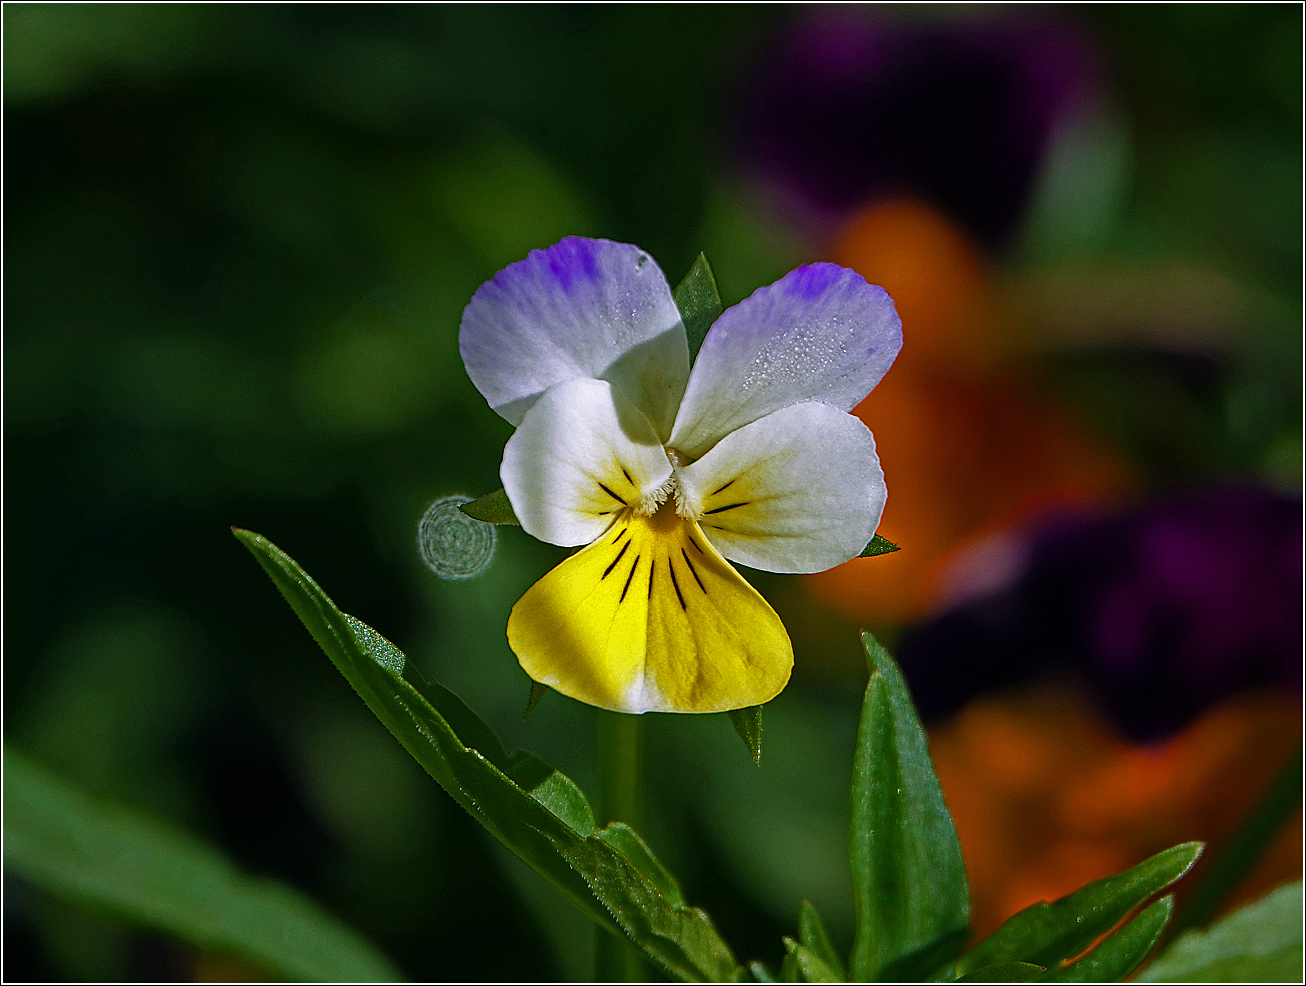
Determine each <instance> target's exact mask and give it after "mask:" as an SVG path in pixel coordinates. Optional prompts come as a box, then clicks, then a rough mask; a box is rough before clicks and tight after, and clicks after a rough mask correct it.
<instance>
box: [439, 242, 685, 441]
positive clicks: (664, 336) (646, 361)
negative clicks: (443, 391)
mask: <svg viewBox="0 0 1306 986" xmlns="http://www.w3.org/2000/svg"><path fill="white" fill-rule="evenodd" d="M458 347H459V350H460V352H461V353H462V357H463V363H464V365H465V366H466V367H467V375H468V376H469V377H471V379H472V383H474V384H475V385H476V389H477V390H479V391H480V392H481V393H482V394H483V395H484V397H485V399H486V400H487V401H489V403H490V406H491V407H492V408H494V409H495V410H496V411H497V412H498V413H499V414H501V415H502V416H503V417H504V418H506V419H507V420H508V421H510V422H511V423H512V424H514V425H516V424H520V423H521V420H522V417H523V416H524V415H525V414H526V412H527V411H528V410H529V409H530V407H531V405H533V404H534V403H535V401H536V400H538V399H539V396H540V394H542V393H543V392H544V391H545V390H546V389H548V388H549V387H551V386H553V385H554V384H557V383H562V382H563V381H566V380H573V379H575V378H577V377H594V378H598V379H602V380H607V381H608V382H609V383H611V384H612V385H613V386H614V387H617V388H618V389H619V390H620V391H621V392H622V393H623V394H625V396H626V397H627V399H629V400H630V401H631V402H632V403H634V404H635V405H636V407H638V408H639V409H640V410H641V411H643V412H644V414H645V415H647V417H648V418H649V420H650V421H652V422H653V425H654V427H655V428H657V429H658V433H659V434H660V435H662V436H663V437H665V436H666V435H667V434H669V433H670V429H671V422H672V420H673V419H674V418H675V414H676V407H677V406H678V404H679V403H680V397H681V394H683V393H684V388H685V380H686V378H687V377H688V376H689V350H688V348H687V344H686V342H685V328H684V326H683V325H682V324H681V321H680V313H679V312H678V311H677V309H676V303H675V301H674V300H673V299H672V297H671V288H670V287H669V286H668V285H667V279H666V277H664V276H663V274H662V271H661V269H660V268H659V267H658V265H657V264H656V263H655V262H654V261H653V258H651V257H650V256H649V255H648V254H646V253H645V252H644V251H643V250H641V249H639V248H638V247H635V246H631V245H629V244H626V243H613V242H611V241H610V240H589V239H582V238H581V237H577V236H571V237H568V238H567V239H565V240H562V241H561V242H559V243H557V244H555V245H554V246H551V247H549V248H548V249H546V250H532V251H531V253H530V255H529V256H527V257H526V259H525V260H520V261H518V262H517V263H515V264H510V265H509V266H507V267H505V268H504V269H503V270H501V271H499V273H498V274H496V275H494V277H493V278H491V279H490V280H488V281H486V282H485V283H484V284H482V285H481V287H480V288H479V289H478V290H477V292H476V294H475V295H473V296H472V300H471V302H470V303H469V304H468V305H467V308H466V309H465V310H464V311H463V320H462V327H461V328H460V329H459V332H458Z"/></svg>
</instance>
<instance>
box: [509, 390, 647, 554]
mask: <svg viewBox="0 0 1306 986" xmlns="http://www.w3.org/2000/svg"><path fill="white" fill-rule="evenodd" d="M499 476H500V478H501V479H502V480H503V488H504V489H505V490H506V491H507V493H508V499H509V500H510V501H511V502H512V509H513V510H514V511H515V512H516V514H517V519H518V520H520V521H521V525H522V527H524V528H525V529H526V532H527V533H528V534H531V535H533V536H534V537H537V538H539V539H540V540H541V541H548V542H549V543H550V544H560V545H564V546H566V547H571V546H573V545H577V544H589V543H590V542H591V541H593V540H594V539H595V538H597V537H598V536H599V535H600V534H602V533H603V532H604V531H606V530H607V529H608V528H609V527H610V526H611V525H612V522H613V519H614V517H615V516H616V515H617V514H619V513H620V512H621V511H623V510H625V509H626V507H628V506H629V507H633V506H634V505H635V504H637V503H638V502H639V501H640V499H641V498H643V497H647V496H650V495H653V494H655V493H656V492H657V490H658V489H659V488H660V487H662V486H663V484H665V483H666V481H667V480H668V479H670V478H671V463H670V462H668V461H667V456H666V453H665V452H663V451H662V444H661V442H659V441H658V436H657V434H656V433H655V432H654V431H653V426H652V425H651V424H649V421H648V419H647V418H646V417H644V415H643V414H641V413H640V411H639V410H638V409H637V408H636V407H635V405H634V404H632V403H631V402H630V401H628V400H626V398H625V397H623V396H622V395H621V394H620V393H619V392H617V391H616V390H615V389H614V388H613V387H612V385H611V384H609V383H607V382H606V381H604V380H591V379H588V378H581V379H577V380H568V381H566V382H565V383H560V384H556V385H554V386H552V387H550V388H549V389H548V390H546V391H545V392H544V393H543V395H541V397H540V399H539V400H538V401H536V402H535V405H534V406H533V407H532V408H531V409H530V410H529V411H527V412H526V417H524V418H523V419H522V423H521V425H520V427H518V429H517V431H516V432H515V433H514V434H513V436H512V438H510V439H508V444H507V445H506V446H505V447H504V450H503V466H502V468H501V469H500V470H499Z"/></svg>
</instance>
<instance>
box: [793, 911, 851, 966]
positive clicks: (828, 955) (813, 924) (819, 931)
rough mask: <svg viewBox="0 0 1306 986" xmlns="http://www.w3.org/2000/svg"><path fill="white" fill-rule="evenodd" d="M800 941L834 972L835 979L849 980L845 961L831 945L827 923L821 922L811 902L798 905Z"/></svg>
mask: <svg viewBox="0 0 1306 986" xmlns="http://www.w3.org/2000/svg"><path fill="white" fill-rule="evenodd" d="M798 941H799V942H800V943H801V944H802V946H803V947H804V948H805V949H807V950H808V951H809V952H811V953H812V954H813V955H815V956H816V957H817V958H819V959H820V960H821V961H822V962H824V963H825V964H826V965H827V966H829V967H830V968H831V969H832V970H833V971H834V975H835V978H836V979H837V980H839V981H840V982H843V981H844V980H845V979H847V978H848V973H847V972H846V971H845V970H844V967H843V960H842V959H841V958H839V953H838V952H836V951H835V950H834V945H832V944H831V943H830V935H829V932H827V931H826V930H825V922H823V921H822V920H821V915H820V914H819V913H818V912H817V910H816V908H815V907H814V906H812V904H811V902H810V901H806V900H805V901H803V902H802V903H801V904H799V905H798Z"/></svg>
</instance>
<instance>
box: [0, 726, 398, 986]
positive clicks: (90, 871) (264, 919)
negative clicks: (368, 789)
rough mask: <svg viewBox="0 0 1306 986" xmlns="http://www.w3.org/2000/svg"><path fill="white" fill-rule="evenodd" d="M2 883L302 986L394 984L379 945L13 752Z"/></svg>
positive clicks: (281, 887) (297, 896) (197, 843)
mask: <svg viewBox="0 0 1306 986" xmlns="http://www.w3.org/2000/svg"><path fill="white" fill-rule="evenodd" d="M4 823H5V824H4V830H5V834H4V856H5V871H6V873H13V874H16V875H18V876H21V877H22V878H23V879H25V880H28V881H30V882H31V883H33V884H35V885H36V886H38V887H42V888H44V889H45V890H47V891H49V892H50V893H52V894H54V895H55V896H57V897H61V898H64V899H67V900H71V901H74V902H76V903H79V904H84V905H88V906H91V907H95V908H97V909H103V910H107V911H110V912H112V913H115V914H118V915H120V916H122V917H124V918H126V919H128V920H130V921H133V922H139V923H141V924H144V925H146V926H148V927H151V928H155V929H158V930H160V931H163V932H166V933H168V934H171V935H175V936H176V937H178V938H180V939H182V940H183V941H187V942H190V943H191V944H193V945H197V946H199V947H200V948H203V949H208V950H211V951H214V952H221V953H223V954H227V955H235V956H239V957H240V958H242V959H245V960H247V961H249V962H252V963H254V964H256V965H258V966H259V967H260V968H262V969H264V970H266V971H268V972H270V973H274V974H275V975H276V976H277V977H279V978H284V979H285V980H288V981H291V982H296V981H302V982H346V983H348V982H394V981H395V980H397V979H398V978H399V973H398V971H397V970H396V969H395V968H394V966H392V965H391V964H390V963H389V962H388V961H387V960H386V958H385V957H384V956H383V955H382V954H381V953H380V952H378V951H377V950H376V948H375V946H373V945H372V944H371V943H370V942H368V941H367V940H366V939H365V938H363V936H362V935H360V934H359V933H358V932H356V931H355V930H353V929H352V928H350V927H347V926H346V925H344V924H342V923H341V922H340V921H338V920H337V919H336V918H334V917H332V916H330V915H329V914H327V913H326V912H325V911H323V910H322V909H321V908H320V907H319V905H317V904H316V903H314V902H313V901H311V900H309V899H308V898H307V897H305V896H303V895H302V894H301V893H299V891H297V890H295V889H294V888H292V887H288V886H286V885H285V884H282V883H279V882H277V881H275V880H268V879H264V878H261V877H255V876H249V875H247V874H245V873H242V872H241V871H240V870H238V869H237V868H236V867H235V866H234V865H232V864H231V863H230V862H229V861H228V860H227V859H226V858H225V857H223V856H222V854H221V853H219V852H218V851H217V850H216V849H215V848H213V847H212V846H210V845H207V844H205V843H204V842H202V841H201V840H199V839H197V838H195V837H194V836H192V835H190V834H188V833H186V832H183V831H181V830H179V829H176V828H174V827H172V826H171V825H168V824H166V823H165V822H163V821H162V820H160V819H156V818H152V817H150V816H148V815H145V814H143V813H141V812H137V811H134V810H132V809H130V808H128V807H126V806H122V805H116V804H112V803H109V802H107V801H102V800H101V799H99V798H95V797H92V796H91V795H90V794H88V793H86V792H84V791H82V790H81V789H79V788H77V787H75V786H74V785H72V784H69V783H68V782H67V781H65V780H63V779H62V778H60V777H59V776H57V775H56V774H54V773H52V772H51V771H49V770H47V769H46V768H45V767H43V766H41V765H40V764H38V763H37V762H35V761H34V760H31V759H29V758H28V757H27V756H26V755H25V754H21V753H19V752H18V750H16V749H15V748H14V747H13V746H11V745H10V744H5V750H4Z"/></svg>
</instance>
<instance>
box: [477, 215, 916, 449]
mask: <svg viewBox="0 0 1306 986" xmlns="http://www.w3.org/2000/svg"><path fill="white" fill-rule="evenodd" d="M901 345H902V330H901V323H900V322H899V320H898V316H897V313H896V312H895V311H894V308H893V303H892V302H891V301H890V300H889V297H888V295H887V294H885V292H884V290H883V289H882V288H879V287H874V286H872V285H870V284H867V283H866V281H865V280H864V279H863V278H862V277H861V276H860V275H858V274H856V273H855V272H853V271H850V270H847V269H845V268H842V267H838V266H836V265H834V264H812V265H809V266H806V267H800V268H798V269H797V270H795V271H792V272H790V273H789V274H787V275H785V276H784V277H783V278H781V279H780V280H779V281H777V282H776V283H775V284H772V285H770V286H768V287H764V288H761V289H759V290H757V291H755V292H754V293H753V294H752V295H751V296H749V297H748V298H746V299H744V301H742V302H740V303H739V304H738V305H735V306H734V307H732V308H730V309H729V310H727V311H726V312H725V313H724V314H723V315H722V316H721V317H720V318H719V319H718V320H717V322H716V324H715V325H713V327H712V328H711V330H710V331H709V332H708V334H707V337H706V339H705V340H704V342H703V347H702V350H701V351H700V352H699V355H698V358H697V359H696V360H695V362H694V367H693V372H692V374H691V372H690V369H689V350H688V345H687V343H686V341H685V330H684V325H683V324H682V322H681V320H680V314H679V312H678V311H677V309H676V305H675V300H674V299H673V298H672V294H671V289H670V287H669V286H668V284H667V280H666V277H665V276H664V275H663V274H662V271H661V269H660V268H659V267H658V266H657V264H656V263H655V262H654V261H653V260H652V258H651V257H649V256H648V254H646V253H644V251H642V250H640V249H639V248H638V247H634V246H631V245H628V244H623V243H613V242H611V241H608V240H590V239H582V238H580V237H568V238H567V239H564V240H562V241H561V242H559V243H557V244H555V245H554V246H552V247H549V248H548V249H545V250H534V251H532V252H531V253H530V255H529V256H527V257H526V259H525V260H521V261H518V262H517V263H515V264H511V265H509V266H508V267H505V268H504V269H503V270H502V271H500V272H499V273H498V274H497V275H495V277H494V278H492V279H491V280H489V281H487V282H486V283H485V284H483V285H482V286H481V288H480V289H479V290H478V291H477V292H476V294H475V295H474V296H473V298H472V300H471V302H470V303H469V304H468V305H467V308H466V310H465V311H464V313H463V320H462V326H461V329H460V331H459V348H460V350H461V352H462V356H463V361H464V363H465V364H466V366H467V372H468V375H469V376H470V377H471V379H472V382H473V383H474V384H475V385H476V387H477V389H478V390H480V392H481V393H482V394H483V395H484V396H485V398H486V400H487V401H489V403H490V406H491V407H493V408H494V409H495V410H496V411H498V412H499V414H501V415H502V416H503V417H504V418H506V419H507V420H508V421H510V422H511V423H512V424H514V425H517V424H520V423H521V420H522V418H523V417H524V415H525V413H526V411H527V410H528V409H529V408H530V407H531V406H532V405H533V404H534V403H535V402H536V401H537V400H538V399H539V397H540V395H541V394H543V392H544V391H545V390H546V389H548V388H549V387H550V386H552V385H554V384H557V383H561V382H563V381H565V380H570V379H574V378H577V377H593V378H598V379H601V380H607V381H608V382H609V383H611V384H612V385H613V386H614V387H615V388H616V389H617V390H618V391H619V392H620V393H622V394H623V395H624V396H625V397H626V398H627V399H628V400H629V401H631V402H632V403H633V404H634V405H635V406H636V407H638V408H639V409H640V411H642V412H643V414H644V415H645V417H647V418H648V420H649V422H650V423H651V424H652V426H653V428H654V431H655V432H656V433H657V435H658V437H659V438H660V439H661V440H662V441H663V442H664V443H666V444H671V445H673V446H675V447H676V448H677V449H679V450H680V451H681V452H682V453H684V454H685V455H686V456H687V457H688V458H690V459H695V458H698V457H700V456H701V455H703V454H704V453H705V452H706V451H707V450H708V449H710V448H711V447H712V446H713V445H715V444H716V443H717V442H718V441H720V440H721V439H722V438H724V437H725V436H726V435H727V434H729V433H730V432H732V431H734V430H735V429H737V428H740V427H742V426H743V425H746V424H748V423H749V422H752V421H756V420H757V419H759V418H761V417H763V416H765V415H767V414H769V413H771V412H772V411H776V410H779V409H781V408H784V407H788V406H789V405H791V404H797V403H799V402H801V401H806V400H819V401H823V402H825V403H827V404H831V405H833V406H835V407H837V408H839V409H841V410H844V411H848V410H851V409H852V408H853V407H854V406H855V405H856V404H858V403H859V402H860V401H861V400H862V398H864V397H865V396H866V395H867V394H868V393H870V391H871V388H873V387H874V386H875V384H876V383H878V382H879V380H880V378H881V377H883V376H884V373H885V371H887V370H888V368H889V365H890V364H891V363H892V362H893V359H894V357H895V356H896V355H897V353H898V350H899V348H900V347H901Z"/></svg>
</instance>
